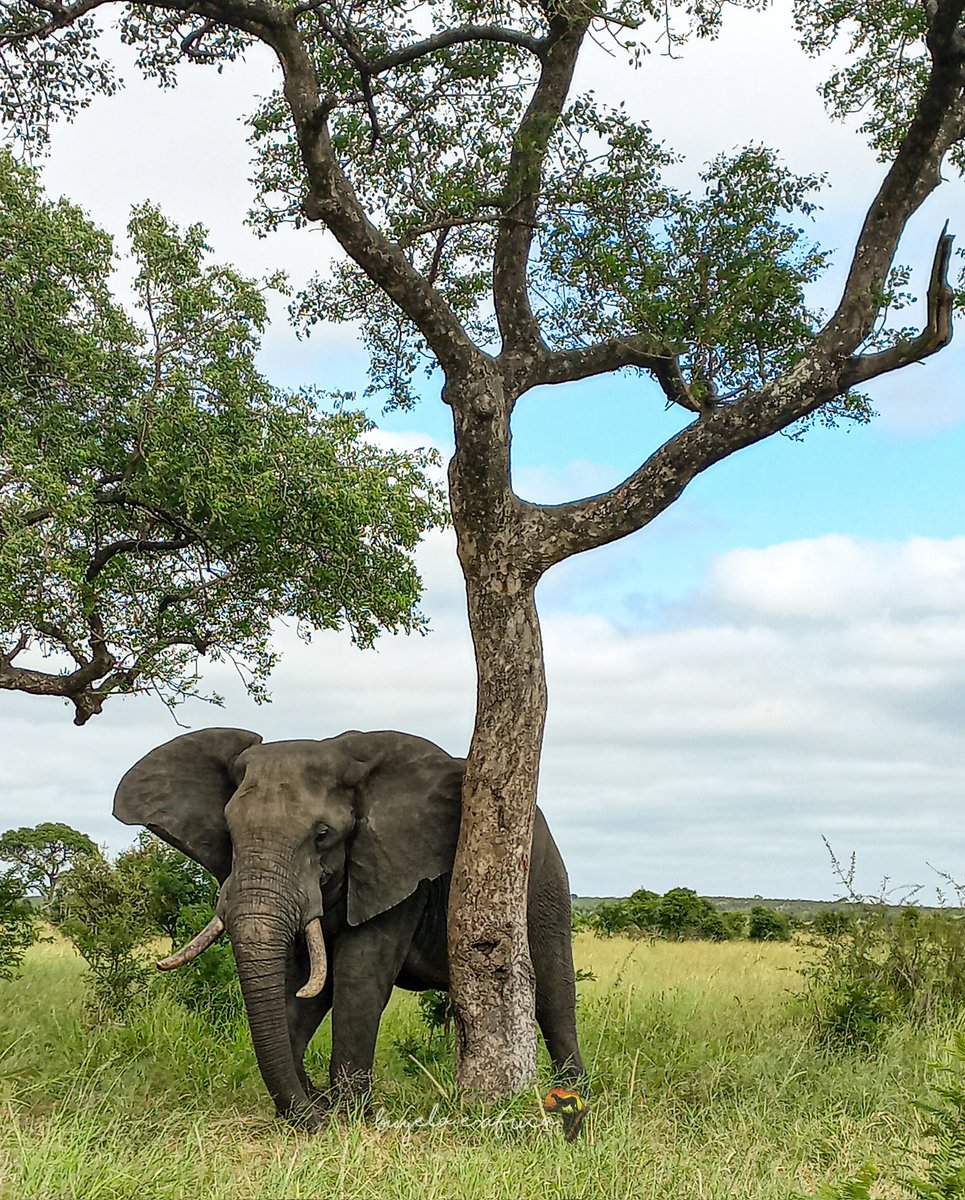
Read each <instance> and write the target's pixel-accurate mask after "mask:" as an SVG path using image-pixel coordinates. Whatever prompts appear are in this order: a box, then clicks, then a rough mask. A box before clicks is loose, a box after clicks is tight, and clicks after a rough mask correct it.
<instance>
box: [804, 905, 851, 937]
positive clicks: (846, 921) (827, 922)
mask: <svg viewBox="0 0 965 1200" xmlns="http://www.w3.org/2000/svg"><path fill="white" fill-rule="evenodd" d="M853 926H854V917H853V916H852V915H851V913H845V912H838V911H836V910H835V909H828V911H827V912H823V913H818V915H817V916H816V917H815V918H814V920H813V921H812V922H811V930H812V932H814V933H817V934H820V935H821V936H822V937H828V938H833V937H839V936H840V935H842V934H845V933H848V932H849V931H850V930H851V929H852V928H853Z"/></svg>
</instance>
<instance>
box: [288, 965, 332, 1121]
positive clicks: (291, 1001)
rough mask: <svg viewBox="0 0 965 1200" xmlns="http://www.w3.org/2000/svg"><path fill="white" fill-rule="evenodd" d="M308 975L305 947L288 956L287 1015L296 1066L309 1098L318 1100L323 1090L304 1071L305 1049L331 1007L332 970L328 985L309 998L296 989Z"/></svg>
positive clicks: (321, 1096)
mask: <svg viewBox="0 0 965 1200" xmlns="http://www.w3.org/2000/svg"><path fill="white" fill-rule="evenodd" d="M307 976H308V955H307V954H306V953H305V951H304V949H303V948H300V949H299V950H298V952H296V954H295V955H294V956H292V958H291V959H290V960H289V966H288V971H287V981H286V988H285V991H286V1009H287V1016H288V1036H289V1038H290V1040H291V1044H292V1057H293V1058H294V1060H295V1070H296V1072H297V1073H298V1078H299V1079H300V1080H301V1084H302V1087H303V1088H304V1089H305V1094H306V1095H307V1096H308V1098H309V1100H314V1101H319V1100H321V1099H322V1098H323V1097H324V1092H323V1091H322V1090H321V1089H320V1088H317V1087H316V1086H315V1084H314V1083H313V1082H312V1081H311V1079H309V1077H308V1075H307V1073H306V1071H305V1051H306V1050H307V1049H308V1043H309V1042H310V1041H311V1040H312V1038H313V1037H314V1035H315V1031H316V1030H317V1029H318V1027H319V1025H321V1023H322V1021H323V1020H324V1019H325V1015H326V1013H327V1012H328V1011H329V1009H330V1008H331V1007H332V978H331V972H329V977H328V979H327V980H326V982H325V987H324V988H323V989H322V991H321V992H320V993H319V994H318V995H317V996H313V997H312V998H311V999H308V1000H301V999H299V998H298V997H297V996H296V995H295V992H296V991H297V990H298V988H300V987H301V986H302V984H303V983H304V982H305V980H306V978H307Z"/></svg>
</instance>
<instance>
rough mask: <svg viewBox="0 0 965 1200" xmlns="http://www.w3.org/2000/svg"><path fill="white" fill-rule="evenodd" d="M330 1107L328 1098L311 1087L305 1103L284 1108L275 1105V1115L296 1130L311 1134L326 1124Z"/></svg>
mask: <svg viewBox="0 0 965 1200" xmlns="http://www.w3.org/2000/svg"><path fill="white" fill-rule="evenodd" d="M331 1107H332V1105H331V1101H330V1100H329V1098H328V1096H326V1095H325V1093H324V1092H320V1091H319V1090H318V1088H316V1087H312V1089H311V1091H310V1092H309V1095H308V1100H307V1102H306V1101H301V1102H300V1103H298V1104H290V1105H288V1106H285V1107H283V1106H282V1105H279V1104H276V1105H275V1113H276V1115H277V1116H279V1117H280V1118H281V1119H282V1120H283V1121H287V1122H288V1124H289V1125H293V1126H294V1127H295V1128H296V1129H304V1130H307V1131H308V1132H309V1133H313V1132H314V1131H315V1130H316V1129H321V1128H322V1126H323V1125H327V1124H328V1119H329V1114H330V1111H331Z"/></svg>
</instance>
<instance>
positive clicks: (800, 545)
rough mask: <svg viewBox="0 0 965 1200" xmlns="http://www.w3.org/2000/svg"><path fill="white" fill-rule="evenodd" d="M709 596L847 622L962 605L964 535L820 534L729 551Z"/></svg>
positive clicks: (751, 608)
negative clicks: (880, 538)
mask: <svg viewBox="0 0 965 1200" xmlns="http://www.w3.org/2000/svg"><path fill="white" fill-rule="evenodd" d="M710 586H711V589H712V591H713V593H714V594H715V596H716V597H717V598H718V599H719V600H722V601H724V602H725V603H728V604H731V605H734V606H735V607H737V608H743V609H746V610H747V611H748V612H753V613H762V614H769V615H771V616H776V617H793V618H801V617H805V618H819V619H823V620H832V621H834V620H837V621H853V620H854V619H856V618H858V617H867V616H873V615H875V614H879V613H895V612H904V613H928V612H931V613H956V612H962V611H965V537H960V538H952V539H949V540H941V539H938V538H912V539H911V540H910V541H907V542H904V543H900V544H899V543H888V542H869V541H859V540H858V539H856V538H853V537H846V536H842V535H839V534H829V535H827V536H826V537H821V538H814V539H808V540H802V541H795V542H785V543H784V544H782V545H780V546H770V547H768V548H767V549H764V550H747V549H741V550H731V551H729V552H728V553H726V554H723V555H721V557H720V558H719V559H718V560H717V561H716V563H715V564H714V568H713V573H712V577H711V582H710Z"/></svg>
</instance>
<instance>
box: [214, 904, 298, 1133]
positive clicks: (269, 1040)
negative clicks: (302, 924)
mask: <svg viewBox="0 0 965 1200" xmlns="http://www.w3.org/2000/svg"><path fill="white" fill-rule="evenodd" d="M229 928H230V930H231V942H232V948H233V949H234V954H235V961H236V962H237V964H238V978H239V979H240V981H241V994H242V996H243V997H244V1001H245V1010H246V1012H247V1014H248V1024H249V1026H250V1027H251V1040H252V1042H253V1043H254V1047H255V1057H256V1058H257V1060H258V1069H259V1071H260V1072H261V1076H262V1079H264V1081H265V1086H266V1087H267V1088H268V1091H269V1093H270V1095H271V1098H272V1100H274V1102H275V1107H276V1108H277V1109H278V1112H279V1113H280V1114H283V1115H285V1116H288V1115H293V1114H294V1113H296V1112H297V1111H298V1110H299V1109H301V1108H304V1107H306V1106H307V1105H308V1097H307V1096H306V1094H305V1090H304V1088H303V1087H302V1083H301V1080H300V1079H299V1078H298V1073H297V1071H296V1069H295V1058H294V1055H293V1053H292V1044H291V1038H290V1036H289V1032H288V1015H287V997H286V989H285V980H286V964H287V960H288V953H289V946H290V944H291V941H292V938H293V936H294V929H291V930H289V929H288V928H286V927H278V926H277V925H276V924H275V922H268V921H266V919H265V915H264V914H262V913H252V914H245V915H244V916H241V917H238V918H237V919H235V920H234V921H232V922H231V923H230V926H229Z"/></svg>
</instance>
